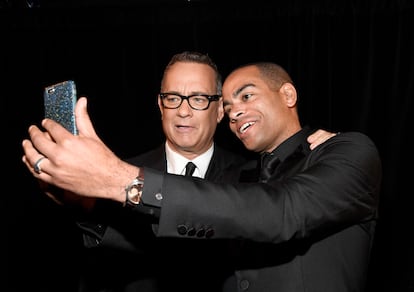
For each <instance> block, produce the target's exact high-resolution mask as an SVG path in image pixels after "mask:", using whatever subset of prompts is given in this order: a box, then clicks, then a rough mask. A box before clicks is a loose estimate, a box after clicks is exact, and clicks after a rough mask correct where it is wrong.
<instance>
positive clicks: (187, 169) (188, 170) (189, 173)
mask: <svg viewBox="0 0 414 292" xmlns="http://www.w3.org/2000/svg"><path fill="white" fill-rule="evenodd" d="M196 167H197V166H196V165H195V164H194V163H192V162H191V161H189V162H188V163H187V165H186V166H185V174H184V175H185V176H192V175H193V173H194V170H195V169H196Z"/></svg>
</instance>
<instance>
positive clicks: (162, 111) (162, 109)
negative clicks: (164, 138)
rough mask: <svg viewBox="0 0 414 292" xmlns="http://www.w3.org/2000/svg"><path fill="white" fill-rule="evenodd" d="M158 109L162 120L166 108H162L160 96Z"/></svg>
mask: <svg viewBox="0 0 414 292" xmlns="http://www.w3.org/2000/svg"><path fill="white" fill-rule="evenodd" d="M158 108H159V109H160V114H161V120H162V114H163V113H164V107H163V106H162V102H161V97H160V95H159V94H158Z"/></svg>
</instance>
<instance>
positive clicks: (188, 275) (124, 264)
mask: <svg viewBox="0 0 414 292" xmlns="http://www.w3.org/2000/svg"><path fill="white" fill-rule="evenodd" d="M127 161H129V162H130V163H132V164H134V165H137V166H146V167H151V168H152V169H156V170H158V171H160V172H166V157H165V148H164V145H161V146H160V147H158V148H156V149H154V150H152V151H149V152H147V153H144V154H142V155H139V156H136V157H133V158H130V159H127ZM243 162H245V159H244V158H242V157H241V156H239V155H236V154H234V153H231V152H229V151H227V150H225V149H223V148H220V147H218V146H217V145H215V150H214V152H213V156H212V159H211V161H210V164H209V167H208V169H207V172H206V176H205V179H206V180H211V181H215V182H224V181H226V182H231V181H237V180H238V170H239V167H240V164H242V163H243ZM154 213H157V212H154ZM154 213H150V214H148V215H147V214H143V215H142V214H140V213H138V212H135V211H133V210H129V209H126V208H123V207H120V206H118V205H116V204H114V203H112V202H107V201H101V202H99V205H98V206H97V211H96V212H95V218H94V220H90V219H91V218H90V217H89V218H88V221H85V222H80V223H79V225H80V227H81V228H82V230H83V232H84V243H85V246H86V247H87V248H88V249H89V250H87V251H86V252H85V255H84V257H85V259H86V264H85V265H84V267H83V268H82V273H81V274H82V278H83V279H82V282H81V285H80V286H81V287H80V291H82V292H83V291H85V292H86V291H88V292H90V291H100V292H101V291H146V292H152V291H154V292H155V291H157V292H161V291H219V290H220V289H221V285H222V283H223V281H224V279H225V278H226V277H228V275H229V273H230V272H229V268H228V267H226V266H225V265H224V264H223V263H225V257H226V256H227V253H226V252H225V250H224V249H222V248H221V246H223V243H221V242H220V241H217V242H215V243H213V244H211V243H210V242H203V241H198V242H195V241H192V240H191V242H189V241H187V240H183V239H180V238H156V237H155V235H154V232H156V230H157V222H158V218H156V217H157V216H155V218H154ZM111 214H112V215H111ZM97 222H98V223H97ZM206 231H207V232H208V230H203V229H202V228H200V229H197V230H195V229H193V237H194V238H197V237H199V236H200V235H202V233H203V232H204V233H205V232H206ZM190 233H191V232H190ZM227 262H228V261H227Z"/></svg>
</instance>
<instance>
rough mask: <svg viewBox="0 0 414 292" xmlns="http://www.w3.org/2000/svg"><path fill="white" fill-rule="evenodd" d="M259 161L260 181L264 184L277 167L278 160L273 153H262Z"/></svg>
mask: <svg viewBox="0 0 414 292" xmlns="http://www.w3.org/2000/svg"><path fill="white" fill-rule="evenodd" d="M260 159H261V164H260V181H261V182H266V181H267V180H268V179H269V177H270V176H271V175H272V174H273V172H274V171H275V169H276V167H277V166H278V165H279V163H280V160H279V158H277V156H276V155H274V154H273V153H263V154H262V156H261V157H260Z"/></svg>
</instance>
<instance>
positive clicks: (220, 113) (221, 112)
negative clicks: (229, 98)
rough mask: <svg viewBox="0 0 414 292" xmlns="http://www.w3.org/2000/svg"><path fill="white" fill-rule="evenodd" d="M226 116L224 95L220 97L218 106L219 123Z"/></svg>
mask: <svg viewBox="0 0 414 292" xmlns="http://www.w3.org/2000/svg"><path fill="white" fill-rule="evenodd" d="M223 117H224V106H223V97H220V99H219V100H218V108H217V124H218V123H220V122H221V120H222V119H223Z"/></svg>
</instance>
